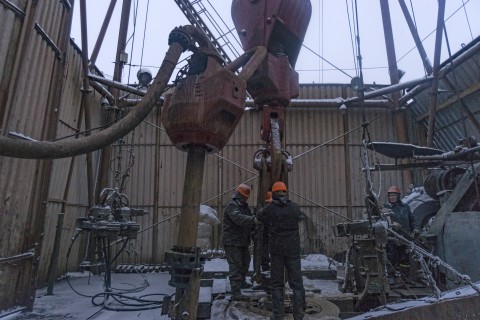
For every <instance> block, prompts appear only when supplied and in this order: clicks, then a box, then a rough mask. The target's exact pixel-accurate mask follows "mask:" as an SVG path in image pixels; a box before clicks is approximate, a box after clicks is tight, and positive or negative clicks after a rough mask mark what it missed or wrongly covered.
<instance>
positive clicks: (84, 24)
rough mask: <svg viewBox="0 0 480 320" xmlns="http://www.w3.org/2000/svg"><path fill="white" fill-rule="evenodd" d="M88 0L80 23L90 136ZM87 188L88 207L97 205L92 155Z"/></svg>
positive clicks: (82, 0)
mask: <svg viewBox="0 0 480 320" xmlns="http://www.w3.org/2000/svg"><path fill="white" fill-rule="evenodd" d="M85 1H86V0H80V22H81V32H82V64H83V66H82V67H83V88H82V105H83V111H84V116H85V130H86V134H87V135H90V133H91V130H90V129H91V127H92V121H91V115H90V103H89V100H90V99H89V94H90V93H91V92H92V89H91V88H90V83H89V80H88V37H87V35H88V33H87V32H88V31H87V8H86V2H85ZM86 160H87V185H88V186H87V188H88V205H89V206H90V207H92V206H93V205H94V204H95V200H94V182H93V161H92V154H91V153H87V155H86Z"/></svg>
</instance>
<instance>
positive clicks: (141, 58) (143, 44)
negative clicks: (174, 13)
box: [140, 0, 150, 68]
mask: <svg viewBox="0 0 480 320" xmlns="http://www.w3.org/2000/svg"><path fill="white" fill-rule="evenodd" d="M149 7H150V0H148V1H147V10H146V11H145V25H144V26H143V41H142V54H141V56H140V68H141V67H142V65H143V49H144V48H145V38H146V36H145V35H146V33H147V21H148V10H149Z"/></svg>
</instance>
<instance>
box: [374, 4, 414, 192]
mask: <svg viewBox="0 0 480 320" xmlns="http://www.w3.org/2000/svg"><path fill="white" fill-rule="evenodd" d="M380 8H381V11H382V21H383V32H384V35H385V47H386V49H387V58H388V70H389V73H390V83H391V84H392V85H396V84H398V83H399V81H400V80H399V77H398V68H397V57H396V54H395V42H394V40H393V31H392V21H391V18H390V8H389V6H388V0H380ZM392 99H393V108H394V109H396V111H395V113H394V119H395V129H396V136H397V139H398V141H399V142H401V143H408V134H407V124H406V120H405V111H403V110H400V109H398V101H399V99H400V91H395V92H393V93H392ZM402 175H403V184H405V185H410V184H411V183H412V174H411V172H410V171H408V170H402Z"/></svg>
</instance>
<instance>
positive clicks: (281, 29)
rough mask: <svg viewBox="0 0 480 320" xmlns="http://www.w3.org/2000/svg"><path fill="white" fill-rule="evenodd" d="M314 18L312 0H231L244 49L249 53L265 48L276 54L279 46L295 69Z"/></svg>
mask: <svg viewBox="0 0 480 320" xmlns="http://www.w3.org/2000/svg"><path fill="white" fill-rule="evenodd" d="M311 15H312V4H311V3H310V0H233V1H232V19H233V23H234V24H235V27H236V29H237V30H238V33H239V36H240V41H241V42H242V45H243V49H244V50H245V51H248V50H249V49H251V48H253V47H256V46H264V47H266V48H268V51H269V52H271V51H273V52H275V51H277V50H278V48H276V47H277V46H278V44H280V45H281V46H282V47H283V53H284V54H286V55H287V56H288V58H289V60H290V64H291V65H292V67H294V66H295V63H296V61H297V58H298V54H299V52H300V49H301V46H302V42H303V39H304V38H305V34H306V32H307V27H308V24H309V22H310V17H311ZM273 47H275V48H273Z"/></svg>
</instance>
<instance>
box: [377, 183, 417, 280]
mask: <svg viewBox="0 0 480 320" xmlns="http://www.w3.org/2000/svg"><path fill="white" fill-rule="evenodd" d="M400 193H401V192H400V188H399V187H397V186H391V187H390V188H389V189H388V191H387V203H385V205H384V208H385V209H389V210H390V220H391V222H392V227H393V229H394V230H397V231H401V232H403V233H406V234H408V235H413V236H414V237H417V236H418V235H419V234H420V231H419V226H418V224H417V223H416V222H415V220H414V218H413V214H412V211H411V210H410V207H409V206H408V205H406V204H404V203H403V202H402V201H401V200H400ZM386 249H387V258H388V260H389V261H390V263H391V264H392V265H393V267H394V268H395V269H398V268H399V267H400V266H403V269H405V270H406V269H409V267H410V263H409V257H408V254H407V247H406V246H405V245H401V244H397V243H396V242H395V241H391V240H389V241H388V242H387V248H386Z"/></svg>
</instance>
